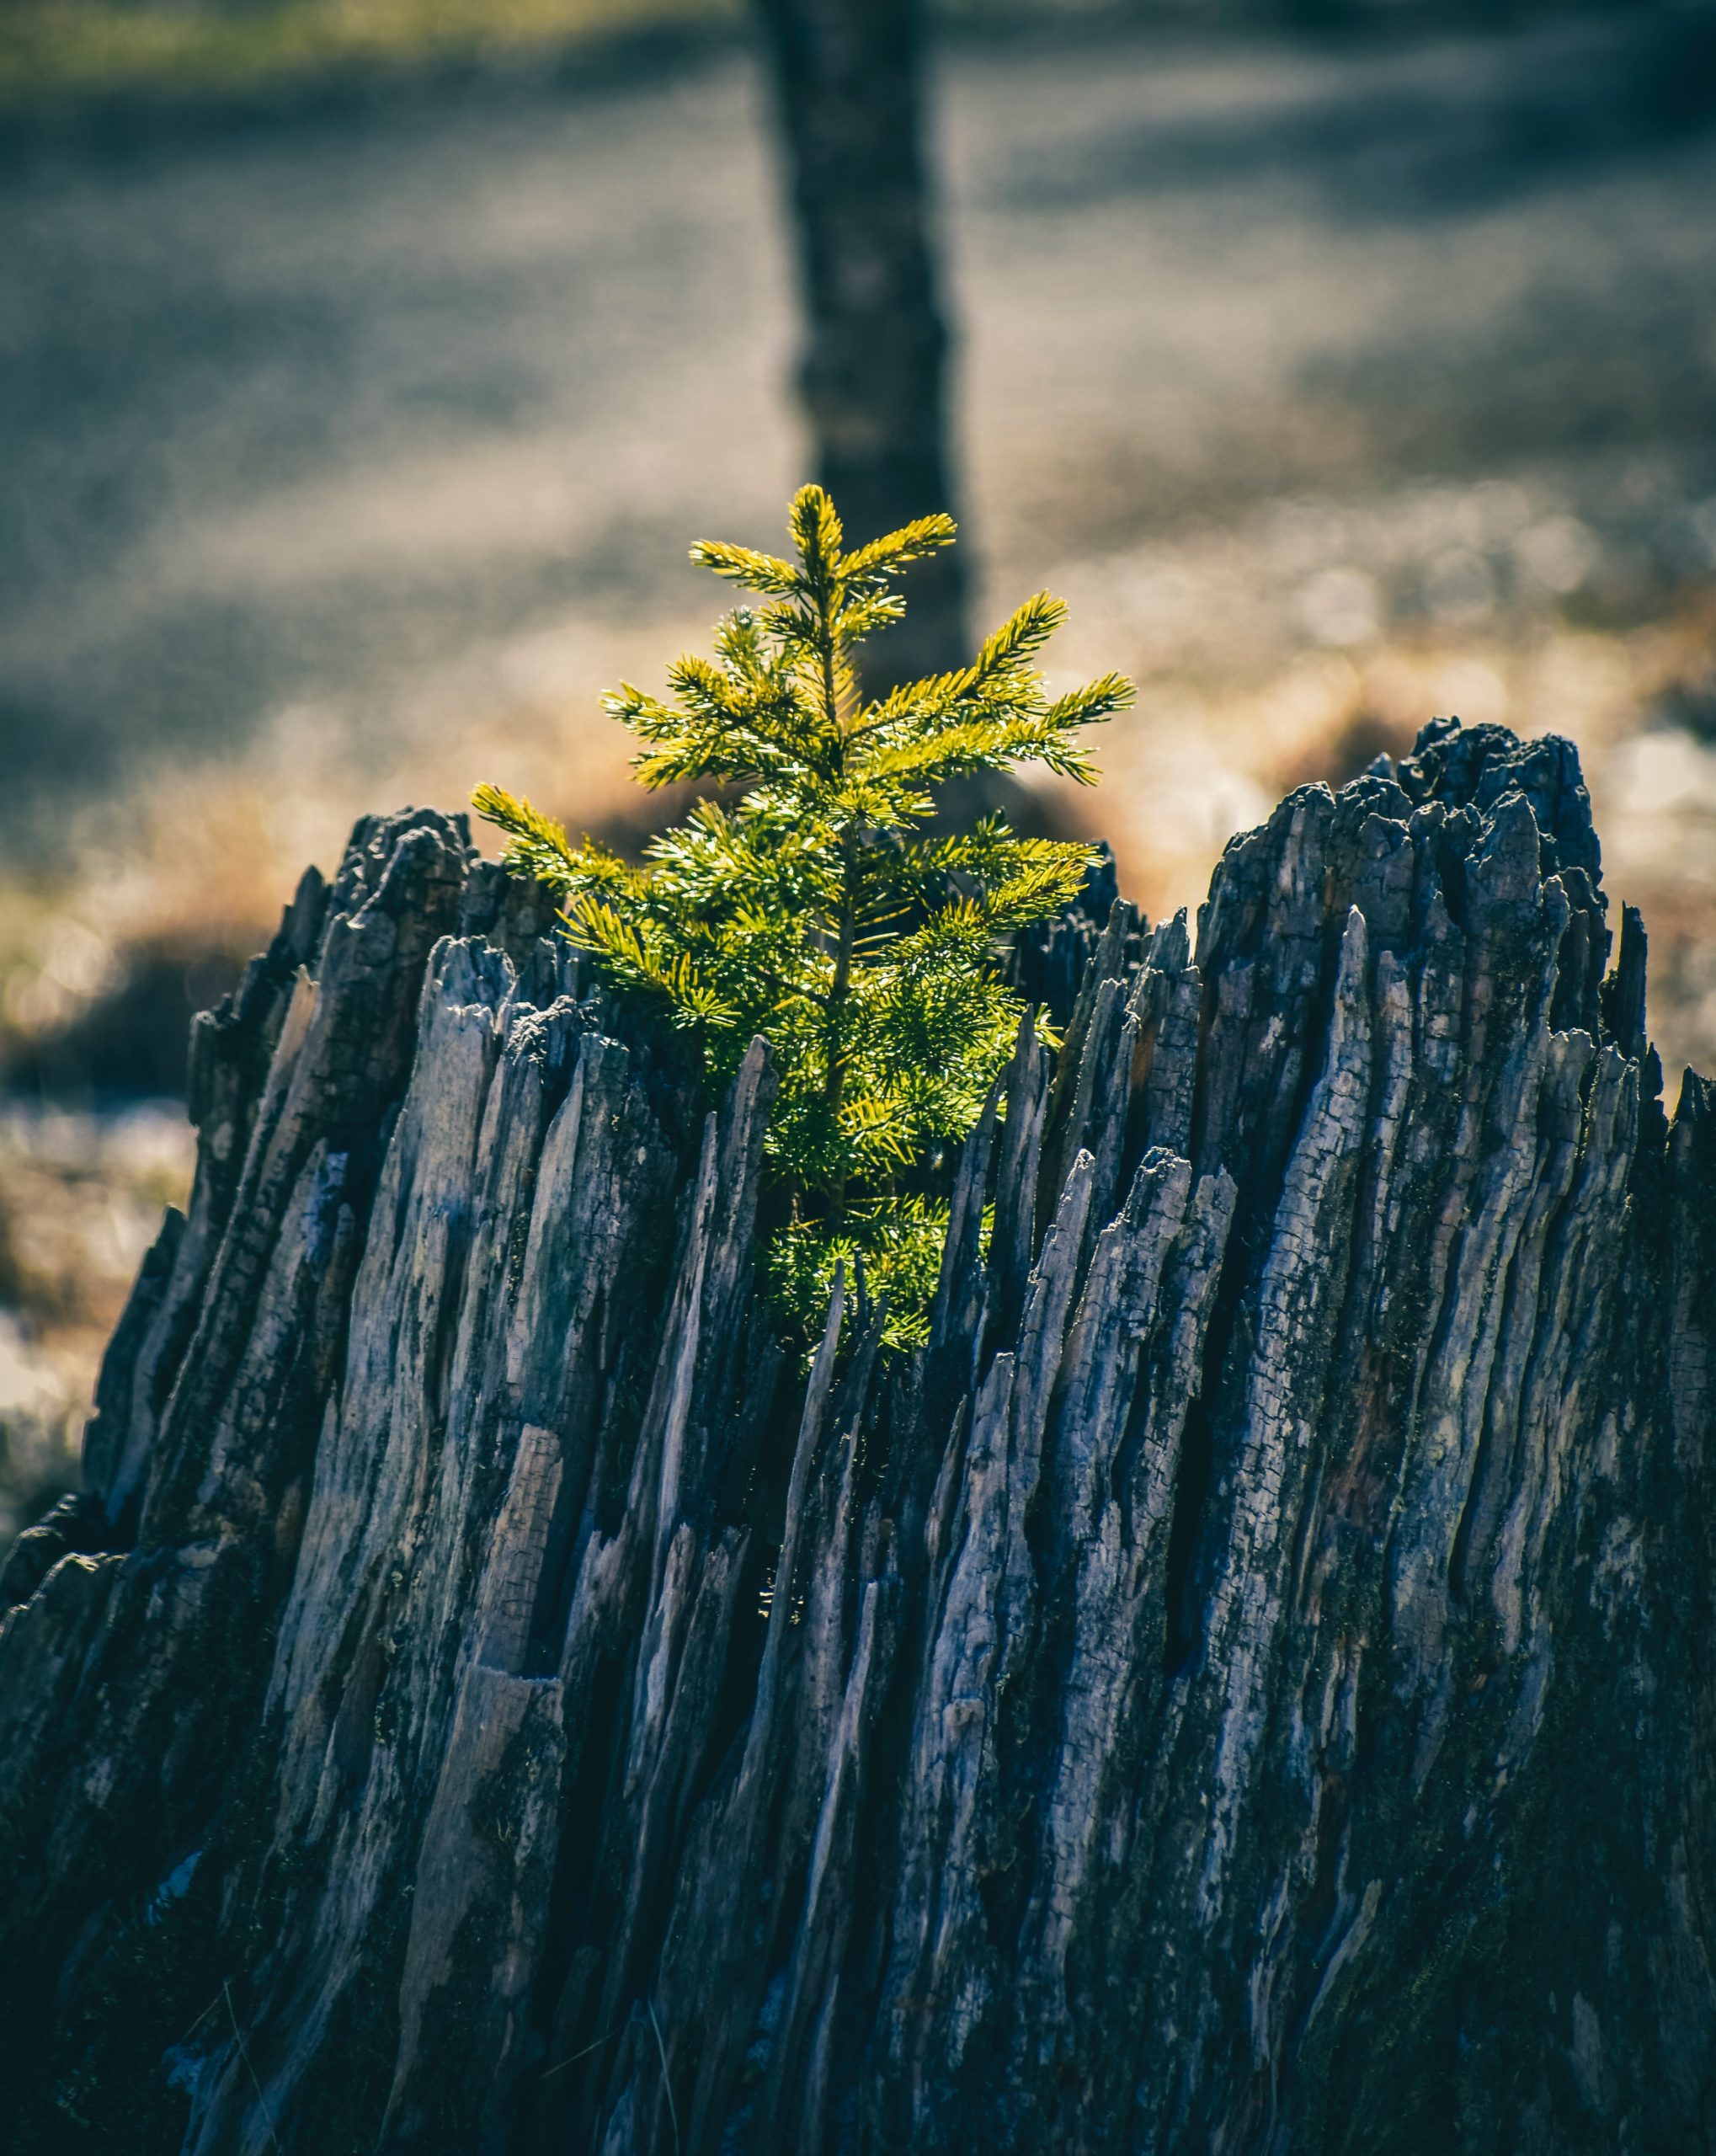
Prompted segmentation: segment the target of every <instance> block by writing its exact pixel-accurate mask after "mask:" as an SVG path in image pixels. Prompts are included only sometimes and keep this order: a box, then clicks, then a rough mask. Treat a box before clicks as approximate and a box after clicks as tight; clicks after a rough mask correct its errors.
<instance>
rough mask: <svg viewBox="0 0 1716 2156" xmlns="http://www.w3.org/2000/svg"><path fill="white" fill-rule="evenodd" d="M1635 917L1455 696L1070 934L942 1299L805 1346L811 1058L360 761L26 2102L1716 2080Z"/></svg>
mask: <svg viewBox="0 0 1716 2156" xmlns="http://www.w3.org/2000/svg"><path fill="white" fill-rule="evenodd" d="M1604 912H1605V901H1604V899H1603V898H1602V897H1601V892H1600V887H1599V882H1598V859H1597V849H1596V841H1595V838H1594V836H1593V835H1592V831H1591V821H1590V814H1589V807H1588V803H1587V801H1586V797H1585V792H1584V789H1583V787H1582V786H1581V785H1580V780H1579V774H1578V767H1577V764H1576V760H1575V757H1574V755H1573V752H1572V750H1570V748H1569V747H1568V746H1567V745H1566V744H1564V743H1560V742H1557V741H1553V740H1549V741H1541V742H1537V743H1534V744H1528V745H1522V744H1520V743H1518V742H1517V741H1516V740H1515V739H1513V737H1512V736H1511V735H1509V734H1505V733H1503V732H1501V731H1500V730H1499V729H1494V728H1480V729H1476V730H1473V731H1465V732H1462V731H1461V730H1459V729H1458V728H1456V727H1454V726H1452V724H1447V725H1442V726H1438V727H1436V728H1431V729H1430V730H1429V731H1428V732H1427V733H1426V735H1425V737H1424V738H1423V739H1421V741H1420V744H1419V749H1418V751H1417V753H1416V755H1415V756H1414V757H1413V758H1412V759H1410V760H1408V761H1407V762H1406V763H1405V764H1404V765H1403V766H1402V767H1401V768H1400V770H1399V773H1398V775H1397V776H1389V775H1383V773H1381V772H1378V773H1374V774H1372V775H1370V776H1366V777H1364V778H1362V779H1360V780H1358V781H1356V782H1355V783H1354V784H1352V785H1351V786H1349V787H1346V789H1345V790H1344V791H1343V792H1341V793H1340V794H1339V795H1338V796H1331V795H1330V793H1329V792H1327V791H1326V790H1325V789H1324V788H1321V787H1311V788H1308V789H1305V790H1303V791H1302V792H1298V793H1296V794H1294V795H1293V796H1292V798H1291V799H1289V800H1288V801H1287V802H1286V803H1283V804H1282V807H1281V808H1280V809H1278V810H1277V811H1276V814H1275V815H1274V816H1273V817H1272V818H1271V820H1270V822H1269V823H1268V825H1266V827H1265V828H1264V829H1262V830H1258V831H1255V832H1253V833H1251V834H1250V835H1249V836H1246V837H1244V838H1242V839H1239V840H1236V841H1234V844H1233V845H1232V846H1230V847H1229V848H1228V852H1227V855H1226V857H1225V858H1224V859H1223V862H1222V864H1221V866H1220V867H1219V869H1218V872H1217V874H1216V877H1215V880H1214V883H1213V886H1212V893H1211V897H1210V900H1209V903H1208V905H1207V906H1206V907H1205V908H1204V909H1203V910H1202V913H1201V915H1200V917H1199V921H1198V926H1197V938H1196V955H1195V957H1194V955H1193V953H1192V950H1191V942H1190V939H1189V937H1188V933H1187V928H1186V922H1185V921H1184V919H1183V917H1182V918H1180V919H1178V920H1175V921H1169V922H1167V923H1165V924H1164V925H1163V926H1159V927H1158V928H1156V929H1155V930H1154V932H1151V933H1149V934H1148V935H1146V934H1145V932H1144V931H1143V925H1142V924H1141V923H1140V922H1138V921H1137V920H1136V918H1135V917H1134V916H1132V915H1130V914H1129V913H1128V912H1127V909H1126V908H1125V907H1124V906H1116V908H1115V909H1114V910H1113V911H1112V913H1111V915H1110V917H1109V919H1108V921H1107V924H1106V926H1105V927H1104V928H1102V929H1101V931H1100V933H1098V932H1097V930H1096V928H1095V925H1094V923H1091V922H1088V921H1079V920H1076V919H1075V920H1073V921H1068V922H1066V923H1063V924H1062V925H1061V926H1059V927H1058V929H1057V930H1056V931H1055V932H1054V934H1053V936H1052V937H1047V938H1045V939H1042V940H1041V941H1040V942H1038V943H1037V945H1036V946H1035V947H1033V948H1032V949H1031V950H1030V951H1029V952H1026V953H1024V954H1023V955H1022V956H1021V961H1020V963H1021V969H1022V970H1023V972H1024V974H1026V978H1027V980H1028V982H1029V984H1030V985H1031V986H1032V987H1033V989H1034V990H1037V991H1038V992H1042V993H1044V994H1047V995H1048V996H1049V998H1050V1000H1051V1001H1062V1002H1063V1003H1066V1002H1069V1001H1072V999H1073V997H1074V990H1075V989H1076V1004H1075V1007H1074V1008H1072V1009H1071V1011H1070V1012H1069V1020H1070V1022H1069V1025H1068V1027H1067V1034H1066V1046H1065V1049H1064V1050H1063V1054H1061V1056H1060V1059H1059V1060H1058V1063H1057V1062H1056V1061H1055V1060H1054V1059H1052V1058H1050V1057H1049V1056H1048V1055H1047V1054H1046V1053H1045V1052H1044V1051H1043V1050H1042V1049H1040V1048H1039V1047H1038V1046H1037V1044H1036V1043H1035V1042H1034V1041H1033V1040H1032V1039H1031V1038H1029V1037H1028V1036H1027V1037H1026V1038H1025V1039H1023V1040H1022V1041H1021V1044H1020V1048H1019V1050H1018V1054H1017V1056H1016V1059H1015V1063H1014V1065H1013V1069H1012V1070H1011V1073H1010V1076H1009V1078H1008V1081H1007V1088H1006V1101H1007V1107H1006V1112H1005V1118H1004V1119H1000V1120H997V1119H996V1118H994V1116H992V1117H991V1118H989V1120H988V1121H987V1122H986V1123H984V1124H983V1127H982V1128H981V1129H979V1130H978V1132H977V1133H976V1134H975V1135H974V1136H973V1139H971V1141H970V1142H969V1144H968V1145H967V1148H966V1150H965V1153H964V1155H963V1157H962V1161H961V1162H960V1164H959V1168H958V1177H957V1187H956V1193H955V1204H954V1220H953V1226H952V1229H951V1234H950V1238H949V1243H948V1249H947V1254H946V1264H945V1268H944V1272H943V1275H942V1282H941V1292H940V1295H939V1299H938V1301H937V1305H936V1308H935V1322H934V1341H933V1344H932V1345H931V1346H930V1348H928V1349H927V1350H926V1351H925V1352H924V1353H921V1354H919V1355H918V1356H917V1357H916V1358H914V1359H912V1360H911V1361H909V1363H906V1364H898V1365H894V1366H891V1367H890V1366H887V1365H885V1364H883V1363H882V1360H881V1359H880V1358H878V1356H877V1353H876V1350H875V1347H874V1337H873V1326H868V1320H867V1314H866V1313H864V1312H859V1313H858V1314H857V1317H856V1319H855V1320H854V1321H849V1329H848V1337H849V1340H851V1341H852V1342H853V1344H851V1345H850V1348H848V1349H847V1350H846V1351H845V1352H844V1353H842V1354H841V1355H840V1356H839V1358H836V1356H835V1355H834V1353H833V1349H832V1340H833V1335H832V1332H831V1334H830V1336H829V1341H828V1342H825V1343H824V1346H823V1350H822V1352H821V1353H819V1354H818V1356H817V1358H816V1359H815V1362H814V1365H813V1368H812V1369H810V1370H809V1372H808V1374H806V1373H804V1372H803V1371H802V1369H800V1368H799V1367H798V1366H797V1364H796V1362H795V1361H794V1359H793V1358H791V1357H789V1356H787V1355H786V1354H785V1353H783V1352H782V1351H781V1348H779V1347H778V1346H777V1345H776V1344H775V1339H774V1337H773V1334H772V1331H771V1329H770V1322H769V1318H768V1312H767V1307H766V1305H765V1303H764V1302H763V1300H762V1299H761V1297H760V1296H759V1294H758V1292H757V1289H756V1288H755V1285H754V1249H753V1245H754V1235H753V1226H754V1214H755V1209H756V1204H757V1198H758V1190H759V1164H760V1147H761V1141H762V1137H763V1133H764V1129H765V1123H766V1120H767V1116H768V1112H769V1099H770V1071H769V1066H768V1062H767V1059H766V1056H765V1054H764V1053H763V1052H762V1051H761V1050H760V1049H757V1050H754V1052H753V1054H752V1057H751V1059H750V1060H749V1062H748V1063H747V1065H746V1066H745V1068H744V1070H743V1073H742V1075H741V1076H740V1078H739V1080H738V1083H737V1084H736V1086H734V1088H733V1092H732V1095H731V1097H729V1098H728V1099H727V1101H726V1102H725V1103H724V1104H723V1106H722V1108H721V1110H720V1113H719V1114H718V1115H712V1116H705V1115H704V1113H702V1111H701V1105H700V1103H699V1102H698V1099H697V1097H696V1094H695V1089H694V1087H693V1086H692V1084H691V1083H690V1078H689V1076H688V1074H687V1072H686V1070H685V1068H684V1066H683V1064H682V1063H680V1062H678V1061H676V1060H675V1058H674V1053H673V1052H672V1051H671V1050H670V1049H663V1048H662V1046H661V1045H660V1044H659V1043H657V1042H655V1041H653V1039H652V1038H650V1036H649V1035H648V1033H647V1030H645V1029H643V1028H642V1027H640V1026H639V1025H638V1024H637V1022H636V1021H635V1020H634V1019H632V1017H629V1016H628V1014H627V1013H626V1012H624V1011H616V1009H615V1008H614V1007H613V1006H611V1005H605V1004H604V1003H603V1002H602V1001H600V1000H599V999H593V998H589V997H586V998H585V999H584V1001H580V1000H579V983H578V979H577V976H576V969H575V965H574V963H573V961H572V960H571V958H570V957H569V956H568V953H566V952H565V950H564V949H563V947H562V948H557V947H555V946H554V945H552V943H550V942H546V941H545V940H544V931H545V930H546V927H547V926H548V916H547V912H546V907H545V905H544V904H543V902H542V900H541V896H540V894H538V893H536V891H534V890H533V889H529V888H521V887H520V886H517V885H514V884H509V883H508V882H507V881H506V879H505V878H503V877H501V876H500V875H499V873H498V872H497V871H495V870H493V868H490V867H484V866H482V865H480V864H477V862H474V861H473V859H472V855H471V851H470V848H469V846H468V844H467V841H466V833H465V830H464V828H463V826H462V825H461V824H460V823H459V822H458V821H457V820H456V819H453V820H450V819H446V818H445V817H442V816H440V815H436V814H432V813H429V812H426V811H413V812H409V813H408V814H404V815H401V816H397V817H393V818H390V819H385V820H380V821H375V822H366V823H365V824H363V825H360V826H359V829H358V830H357V832H356V833H355V835H354V839H353V841H352V845H351V847H350V850H349V852H348V854H347V856H346V858H345V861H344V864H343V866H342V867H341V869H340V872H339V874H338V878H337V879H336V881H335V882H334V883H333V885H332V887H331V888H328V889H324V888H323V887H322V883H320V881H319V879H318V878H316V877H315V876H314V875H313V873H312V875H311V876H309V877H307V878H306V880H305V883H304V884H303V886H302V887H301V889H300V892H299V894H298V896H297V899H296V900H295V902H294V904H293V905H292V907H291V909H290V911H289V913H288V914H287V915H286V918H285V925H284V926H283V927H282V930H281V932H280V937H278V939H277V940H276V942H275V943H274V947H272V949H271V950H270V951H269V953H268V955H267V956H266V958H263V959H260V960H258V962H257V963H256V964H255V965H254V966H253V968H252V969H251V972H250V974H249V975H248V978H247V979H246V981H245V984H244V985H243V987H242V990H240V992H239V993H238V995H237V997H236V999H234V1000H232V1001H231V1002H230V1003H229V1004H226V1005H223V1006H222V1007H221V1009H220V1010H219V1011H216V1012H215V1013H213V1014H211V1015H209V1016H206V1017H203V1018H201V1019H200V1020H199V1021H198V1022H197V1025H196V1028H195V1043H194V1054H193V1069H194V1075H195V1086H194V1097H193V1113H194V1115H195V1118H196V1121H197V1123H198V1127H199V1129H200V1147H201V1150H200V1166H199V1171H198V1177H197V1183H196V1189H195V1195H194V1197H193V1198H192V1201H191V1203H190V1207H189V1214H188V1215H187V1217H185V1218H184V1219H180V1218H179V1215H178V1214H170V1215H169V1216H168V1222H167V1225H166V1227H165V1228H164V1229H163V1234H162V1237H161V1241H160V1242H159V1244H158V1245H157V1247H156V1249H155V1250H154V1251H153V1252H152V1254H151V1256H150V1257H149V1259H148V1260H147V1262H146V1264H145V1265H144V1267H143V1270H142V1273H141V1276H140V1278H139V1280H138V1283H137V1287H136V1293H135V1294H134V1296H133V1299H132V1302H131V1307H130V1309H129V1310H128V1311H127V1313H126V1315H125V1318H124V1320H123V1321H122V1323H121V1324H120V1327H119V1330H118V1331H117V1332H116V1334H115V1338H114V1342H113V1344H112V1347H111V1348H110V1350H109V1355H108V1358H107V1363H106V1367H105V1369H104V1374H103V1376H102V1380H101V1387H100V1393H99V1412H98V1413H97V1416H96V1417H95V1420H94V1422H93V1424H92V1426H91V1429H90V1433H89V1440H88V1493H87V1494H86V1496H85V1497H83V1499H81V1500H79V1501H77V1502H76V1503H74V1504H68V1505H67V1506H66V1507H63V1508H61V1511H60V1513H57V1514H56V1516H55V1517H54V1518H51V1520H50V1521H49V1522H48V1523H47V1524H45V1525H44V1526H43V1527H42V1528H40V1529H37V1530H35V1531H34V1532H33V1533H32V1534H29V1535H27V1536H25V1537H24V1539H23V1540H22V1541H21V1542H20V1544H19V1546H18V1549H17V1550H16V1551H15V1553H14V1555H13V1558H12V1561H11V1562H10V1565H9V1566H8V1571H7V1573H6V1576H5V1585H6V1590H7V1595H6V1598H7V1600H8V1602H10V1603H11V1604H14V1605H16V1606H14V1607H13V1608H12V1609H11V1611H10V1614H9V1615H8V1617H7V1618H6V1619H5V1621H4V1625H3V1628H0V1832H3V1838H4V1862H5V1873H4V1879H5V1888H4V1904H3V1927H4V1929H3V1940H0V1946H3V1951H0V1985H3V1988H4V1995H3V2000H0V2031H3V2034H0V2041H3V2043H4V2046H5V2059H4V2066H3V2078H4V2093H5V2099H6V2100H5V2104H4V2107H3V2111H0V2116H3V2117H4V2118H5V2119H6V2121H8V2125H7V2127H6V2132H7V2133H8V2134H9V2136H10V2138H9V2140H8V2143H7V2145H8V2148H12V2149H15V2150H19V2151H24V2150H48V2149H52V2150H55V2151H61V2150H71V2151H76V2150H83V2149H96V2148H119V2149H124V2150H125V2151H127V2152H138V2156H152V2152H154V2151H157V2150H162V2151H165V2150H175V2149H179V2148H184V2150H187V2151H195V2152H200V2156H240V2153H241V2152H242V2153H243V2156H250V2152H256V2156H261V2152H264V2151H268V2150H271V2149H274V2148H279V2149H282V2150H287V2151H290V2152H294V2156H332V2153H333V2152H346V2151H352V2152H358V2151H362V2152H364V2156H370V2152H376V2151H388V2150H395V2149H397V2150H408V2149H410V2150H421V2151H446V2152H449V2156H453V2152H457V2156H465V2152H477V2151H482V2150H491V2151H515V2152H548V2151H556V2152H572V2153H573V2156H583V2152H589V2156H597V2152H601V2153H602V2156H645V2152H648V2153H649V2156H717V2152H719V2153H720V2156H728V2153H729V2152H731V2156H745V2153H746V2152H757V2156H762V2152H795V2153H801V2152H818V2151H823V2150H828V2151H853V2152H885V2151H895V2150H905V2149H912V2150H938V2149H939V2150H949V2151H967V2150H971V2151H976V2150H984V2151H993V2150H995V2149H1019V2150H1029V2151H1038V2150H1042V2151H1053V2150H1065V2151H1085V2150H1089V2151H1098V2150H1101V2151H1107V2150H1128V2151H1130V2150H1138V2151H1153V2152H1167V2151H1187V2152H1191V2151H1198V2152H1202V2151H1205V2150H1212V2149H1214V2150H1223V2151H1226V2152H1229V2156H1237V2153H1238V2152H1247V2153H1248V2156H1249V2153H1250V2152H1255V2153H1256V2156H1284V2152H1287V2151H1292V2152H1296V2153H1297V2152H1301V2151H1313V2152H1322V2151H1330V2152H1333V2151H1347V2152H1367V2156H1368V2153H1369V2152H1378V2151H1398V2152H1405V2151H1418V2150H1425V2151H1431V2150H1435V2151H1439V2152H1440V2151H1446V2150H1449V2149H1455V2148H1458V2149H1468V2150H1473V2151H1479V2150H1481V2151H1484V2152H1485V2156H1490V2152H1495V2151H1503V2150H1505V2151H1508V2152H1541V2156H1565V2153H1566V2152H1569V2151H1585V2150H1590V2151H1593V2152H1596V2151H1603V2152H1613V2151H1617V2150H1625V2151H1630V2152H1632V2153H1633V2156H1647V2153H1648V2156H1655V2152H1665V2151H1695V2150H1708V2148H1711V2147H1712V2146H1713V2145H1716V2056H1713V2031H1716V1988H1713V1979H1712V1967H1711V1950H1712V1920H1711V1912H1712V1907H1713V1903H1712V1896H1713V1891H1716V1877H1713V1870H1712V1854H1713V1851H1712V1820H1713V1812H1712V1796H1713V1789H1712V1740H1713V1735H1716V1713H1713V1699H1712V1686H1713V1677H1716V1661H1713V1657H1712V1653H1711V1649H1712V1644H1713V1641H1712V1621H1711V1620H1712V1608H1711V1590H1712V1579H1713V1567H1712V1557H1713V1548H1712V1534H1713V1529H1712V1506H1711V1469H1712V1454H1713V1447H1712V1438H1713V1422H1716V1399H1713V1384H1716V1357H1713V1333H1716V1099H1713V1095H1712V1090H1711V1088H1710V1087H1709V1086H1708V1085H1707V1084H1705V1083H1704V1081H1701V1080H1699V1079H1698V1078H1697V1077H1695V1076H1692V1075H1690V1074H1688V1075H1687V1079H1686V1081H1685V1082H1684V1085H1683V1087H1682V1089H1681V1096H1680V1103H1679V1107H1678V1110H1677V1113H1676V1116H1675V1118H1674V1120H1673V1121H1672V1123H1671V1122H1669V1121H1668V1120H1667V1119H1666V1118H1665V1114H1664V1112H1663V1109H1662V1107H1661V1106H1660V1102H1659V1093H1660V1082H1659V1072H1658V1069H1657V1065H1656V1061H1655V1055H1654V1054H1653V1053H1652V1052H1651V1051H1650V1049H1649V1048H1648V1047H1647V1045H1646V1043H1645V1038H1644V940H1643V935H1642V931H1641V930H1640V928H1639V923H1638V921H1637V919H1636V916H1634V915H1632V914H1630V913H1628V915H1627V916H1626V919H1625V921H1624V924H1623V929H1622V933H1621V937H1620V948H1619V958H1618V963H1617V967H1616V969H1615V970H1614V972H1613V973H1612V974H1611V975H1610V976H1609V978H1608V979H1604V978H1603V975H1604V969H1605V967H1606V964H1607V952H1608V947H1609V936H1608V933H1607V929H1606V927H1605V924H1604ZM1086 960H1088V963H1085V962H1086ZM1081 973H1082V985H1079V977H1080V974H1081ZM986 1204H988V1205H989V1207H991V1208H992V1209H993V1211H992V1215H991V1218H992V1230H991V1232H990V1234H989V1241H988V1243H987V1247H986V1249H985V1246H983V1241H982V1239H981V1229H982V1222H983V1212H984V1207H985V1205H986ZM866 1326H868V1329H866Z"/></svg>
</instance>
